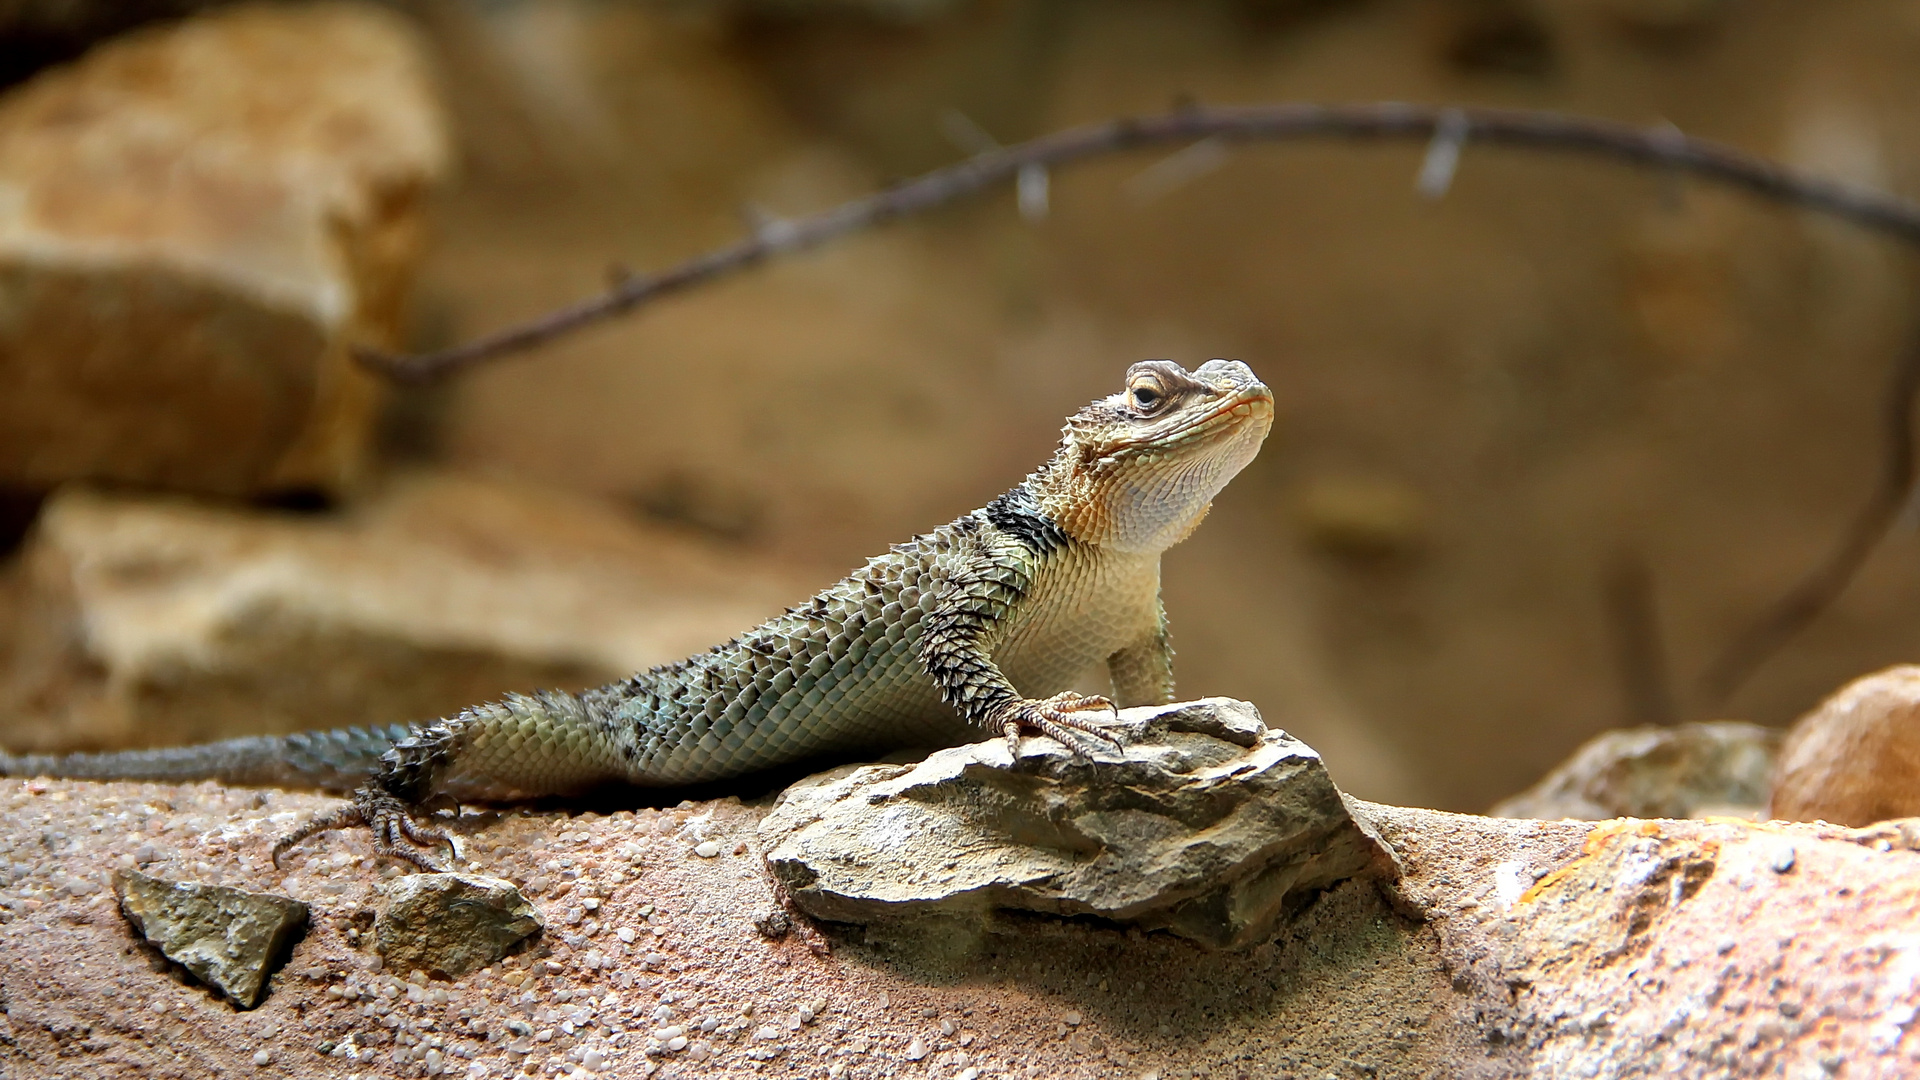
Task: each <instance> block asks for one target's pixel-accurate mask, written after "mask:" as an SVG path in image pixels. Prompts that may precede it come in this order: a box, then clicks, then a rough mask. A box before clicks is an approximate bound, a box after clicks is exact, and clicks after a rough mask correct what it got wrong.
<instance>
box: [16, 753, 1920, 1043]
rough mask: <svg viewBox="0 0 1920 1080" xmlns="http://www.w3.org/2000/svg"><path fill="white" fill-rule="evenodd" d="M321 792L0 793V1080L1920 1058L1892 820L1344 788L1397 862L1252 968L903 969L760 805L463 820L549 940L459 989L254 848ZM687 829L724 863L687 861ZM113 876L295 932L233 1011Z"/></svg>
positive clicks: (1011, 937) (1913, 871)
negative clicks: (117, 890)
mask: <svg viewBox="0 0 1920 1080" xmlns="http://www.w3.org/2000/svg"><path fill="white" fill-rule="evenodd" d="M335 805H338V803H337V801H336V800H332V799H326V798H322V797H319V796H313V795H305V794H286V793H279V792H265V793H263V792H257V791H243V790H233V789H225V788H220V787H217V786H214V785H199V786H188V787H170V786H162V785H151V784H89V783H79V782H51V781H20V780H6V781H0V821H3V822H4V825H3V826H0V882H4V883H5V884H4V886H0V992H3V993H4V995H5V1000H6V1002H7V1009H6V1012H5V1013H4V1014H0V1035H4V1038H0V1071H5V1072H6V1073H7V1074H8V1075H10V1076H19V1077H51V1076H61V1075H77V1074H83V1075H116V1074H130V1073H138V1072H149V1073H154V1074H167V1073H169V1072H171V1073H177V1074H181V1075H196V1076H208V1075H223V1074H225V1075H247V1076H261V1077H307V1076H345V1075H347V1074H348V1073H351V1072H359V1073H361V1074H362V1075H366V1076H374V1075H421V1074H424V1073H426V1072H427V1071H429V1070H434V1071H437V1072H439V1073H442V1074H445V1073H447V1072H451V1073H452V1074H453V1075H456V1076H464V1075H469V1074H470V1073H469V1070H470V1069H471V1068H472V1067H474V1066H477V1067H478V1068H477V1069H475V1070H473V1071H472V1072H471V1075H474V1076H478V1077H489V1078H497V1080H507V1078H510V1077H513V1076H516V1075H518V1074H519V1073H520V1072H521V1071H522V1070H524V1071H525V1072H527V1073H529V1074H534V1075H545V1074H547V1073H548V1072H549V1071H550V1067H551V1068H552V1070H557V1071H562V1072H564V1071H566V1070H569V1069H571V1068H573V1067H574V1066H575V1065H579V1066H581V1067H583V1068H585V1067H587V1066H588V1065H589V1064H591V1065H592V1066H593V1067H596V1068H599V1069H600V1070H601V1074H602V1075H615V1076H623V1077H624V1076H648V1075H653V1074H654V1073H655V1072H656V1071H657V1072H658V1073H659V1074H660V1075H670V1074H671V1073H678V1074H681V1075H687V1076H692V1075H700V1076H719V1077H732V1076H790V1075H824V1074H825V1072H826V1070H827V1069H828V1068H829V1067H831V1066H832V1065H836V1064H837V1065H844V1066H846V1068H845V1070H844V1073H843V1075H846V1076H851V1077H871V1078H882V1077H889V1078H890V1077H914V1078H923V1077H926V1076H927V1075H929V1071H930V1070H931V1071H932V1073H933V1074H934V1075H939V1076H957V1075H960V1074H961V1073H963V1072H964V1071H965V1070H967V1069H979V1070H980V1073H979V1075H981V1076H986V1077H994V1076H1021V1077H1024V1076H1029V1075H1031V1076H1037V1077H1056V1076H1083V1075H1091V1076H1120V1077H1140V1076H1144V1075H1148V1074H1150V1073H1158V1074H1159V1075H1160V1076H1161V1077H1162V1078H1172V1077H1182V1078H1188V1077H1193V1076H1237V1075H1239V1074H1241V1073H1243V1072H1244V1073H1247V1074H1249V1075H1286V1076H1296V1075H1297V1076H1325V1075H1327V1074H1328V1073H1330V1072H1331V1073H1334V1074H1335V1075H1359V1074H1365V1075H1371V1076H1375V1077H1381V1078H1388V1080H1397V1078H1402V1077H1406V1078H1415V1077H1429V1076H1446V1077H1569V1076H1571V1077H1583V1076H1592V1077H1622V1076H1674V1077H1688V1078H1693V1077H1708V1078H1713V1077H1744V1076H1754V1075H1784V1076H1817V1075H1841V1076H1846V1077H1889V1078H1891V1077H1900V1076H1912V1075H1915V1074H1916V1072H1920V1032H1916V1031H1915V1030H1914V1028H1915V1027H1916V1026H1920V1024H1916V1023H1915V1020H1914V1018H1915V1016H1916V1010H1920V977H1917V976H1916V973H1917V972H1920V962H1917V960H1916V958H1917V957H1920V953H1917V952H1916V948H1920V852H1916V851H1915V850H1914V846H1915V841H1917V840H1920V823H1916V822H1907V823H1904V824H1902V823H1894V824H1890V825H1884V826H1880V827H1877V828H1875V829H1870V830H1850V829H1842V828H1837V827H1831V826H1820V825H1782V824H1774V825H1754V824H1751V823H1745V822H1737V821H1731V820H1728V821H1638V820H1630V819H1629V820H1614V821H1607V822H1600V823H1588V822H1567V821H1557V822H1545V821H1510V820H1495V819H1489V818H1481V817H1472V816H1466V815H1458V814H1447V813H1440V812H1437V811H1426V810H1410V809H1404V808H1399V807H1390V806H1380V805H1375V804H1369V803H1358V804H1355V807H1356V810H1355V813H1356V817H1357V819H1358V820H1360V821H1361V822H1362V823H1363V824H1364V825H1366V826H1367V827H1368V828H1369V829H1371V830H1372V831H1373V833H1374V834H1375V835H1376V836H1377V837H1379V838H1380V840H1381V842H1382V843H1383V844H1384V845H1385V846H1386V847H1387V848H1388V850H1390V851H1391V852H1392V853H1393V855H1394V857H1395V858H1396V859H1397V860H1398V862H1399V865H1400V867H1401V869H1402V871H1403V877H1402V878H1401V884H1400V886H1399V890H1400V896H1399V897H1397V898H1396V902H1389V900H1388V899H1387V898H1385V897H1383V896H1382V894H1381V892H1380V890H1378V889H1376V888H1374V887H1373V886H1371V885H1370V884H1367V883H1366V882H1364V881H1359V880H1354V881H1349V882H1348V883H1346V884H1343V885H1340V886H1337V887H1335V888H1334V889H1332V890H1330V891H1328V892H1326V893H1323V894H1321V895H1320V896H1319V897H1318V898H1317V899H1315V900H1313V901H1312V902H1311V903H1309V904H1307V905H1306V906H1305V907H1304V909H1303V910H1302V911H1301V912H1300V913H1299V915H1298V916H1297V918H1296V919H1294V920H1293V921H1291V922H1289V923H1288V924H1287V925H1286V926H1285V927H1284V928H1283V929H1282V930H1281V931H1280V933H1279V934H1278V936H1277V937H1276V938H1275V939H1274V940H1273V941H1271V942H1269V943H1267V944H1265V945H1261V946H1259V947H1257V948H1253V949H1249V950H1246V951H1242V952H1208V951H1205V950H1203V949H1202V948H1200V947H1199V946H1197V945H1195V944H1192V943H1190V942H1187V941H1184V940H1182V939H1180V938H1178V937H1175V936H1174V935H1171V934H1167V933H1160V932H1141V931H1139V930H1123V929H1119V928H1115V927H1112V926H1103V925H1097V924H1091V923H1087V922H1082V921H1075V920H1059V919H1053V918H1048V917H1038V916H1022V917H1017V918H1009V919H1007V920H1005V921H1004V922H1002V923H1000V924H999V925H998V926H997V927H995V928H994V929H993V931H992V932H991V933H989V934H987V935H986V936H985V937H984V938H983V939H982V941H981V942H980V947H979V948H978V949H976V950H974V951H972V952H970V953H968V954H967V955H965V956H961V957H957V958H948V959H947V960H945V961H944V962H943V964H942V965H933V966H929V965H927V964H925V963H922V962H921V961H920V960H917V959H912V958H907V959H903V958H902V957H901V956H900V955H899V954H898V953H896V952H893V951H889V950H883V949H876V948H874V947H872V946H869V945H865V944H862V943H861V942H860V941H859V940H858V936H857V935H853V936H848V935H844V934H839V933H835V934H833V935H832V936H829V937H827V938H825V939H822V938H819V937H817V936H814V935H810V934H807V933H795V934H790V935H788V936H786V937H785V938H784V939H781V940H778V941H769V940H767V939H766V938H764V937H762V935H761V934H760V933H759V932H758V931H756V930H755V928H754V925H753V923H754V920H755V918H756V917H757V916H761V915H763V914H765V913H766V912H768V911H769V910H771V909H772V907H773V903H774V901H773V893H772V887H771V885H770V883H769V881H768V880H767V877H766V875H765V872H764V870H763V868H762V864H761V857H762V854H763V853H762V852H761V851H760V850H759V849H758V847H757V841H756V839H755V834H756V828H757V826H758V823H759V820H760V819H761V818H762V817H763V816H764V815H765V813H766V808H765V807H759V806H743V805H741V804H740V803H739V802H737V801H735V800H731V799H727V800H720V801H716V802H701V803H685V804H682V805H680V806H676V807H672V808H669V809H661V810H653V809H642V810H637V811H621V812H618V813H614V814H611V815H599V814H569V813H566V812H564V811H559V810H542V811H539V812H532V813H526V812H520V811H509V812H506V813H504V814H497V815H496V814H493V813H477V812H473V811H469V812H468V813H467V814H466V816H464V817H462V818H461V819H460V820H459V821H458V822H457V823H456V824H455V826H454V828H455V831H456V832H458V833H460V834H461V836H462V840H463V843H464V845H465V847H466V849H467V851H468V852H469V854H470V856H471V857H472V860H473V865H471V866H469V867H466V868H465V869H469V870H473V871H475V872H478V873H483V874H487V875H490V876H494V877H499V878H504V879H506V880H509V881H512V882H515V883H516V884H518V885H519V886H520V887H521V888H522V889H523V890H524V892H525V893H526V895H527V897H528V899H529V900H531V901H532V903H533V904H534V906H535V907H536V908H537V910H538V913H539V916H540V918H541V920H542V921H543V922H545V923H546V925H547V928H548V929H547V932H546V933H544V934H543V935H541V937H540V938H538V939H537V941H536V943H535V944H534V945H533V947H531V948H529V949H528V950H526V951H525V952H524V953H522V954H519V955H515V956H509V957H508V958H506V959H505V960H503V961H501V962H500V963H498V964H495V965H494V966H492V967H488V968H485V969H482V970H480V971H476V972H474V973H472V974H471V975H468V976H465V977H463V978H461V979H459V980H455V981H451V982H449V981H442V980H433V979H428V978H427V977H425V976H414V977H412V981H409V978H408V977H405V976H402V975H395V974H390V973H388V972H385V971H382V970H380V968H379V965H378V963H377V956H376V954H375V952H374V951H373V938H374V934H373V933H372V932H371V930H370V929H368V927H369V926H370V923H369V922H368V921H367V920H366V919H365V916H364V915H363V914H362V913H363V912H369V911H371V910H373V909H375V908H377V907H378V906H379V903H378V899H379V898H378V897H377V896H376V895H375V890H374V887H375V885H376V884H377V883H378V882H379V881H380V880H381V878H382V876H383V875H384V874H386V873H388V871H387V870H385V869H383V868H382V867H380V866H378V865H376V864H375V863H374V861H373V860H372V858H371V851H370V849H369V847H368V845H367V839H366V837H365V835H363V834H352V833H336V834H330V835H329V836H327V837H325V838H324V839H320V840H317V841H315V842H312V843H309V844H308V845H305V846H303V847H302V848H301V849H299V850H298V851H296V852H295V853H293V855H292V857H291V858H290V859H289V860H288V870H287V872H285V873H284V874H282V873H275V872H273V871H272V870H271V868H270V867H269V866H268V864H267V846H268V843H269V839H270V837H271V836H273V835H274V834H276V833H277V832H278V831H279V830H281V829H284V828H286V827H287V826H288V825H289V824H290V823H292V822H293V821H295V820H297V819H298V818H299V817H300V816H301V815H304V814H307V813H311V812H314V811H316V810H319V809H322V808H326V807H330V806H335ZM705 844H712V845H714V846H715V848H717V852H718V853H717V854H716V855H714V856H713V857H711V858H703V857H700V856H698V855H696V854H694V849H695V848H696V847H698V846H701V845H705ZM708 850H714V849H708ZM123 864H126V865H137V866H139V867H143V868H145V869H146V870H147V872H149V873H152V874H154V875H156V876H164V877H170V878H176V879H188V880H195V881H206V882H210V883H215V884H225V885H230V886H234V887H238V888H245V889H248V890H252V891H262V892H265V891H271V892H278V893H284V894H287V895H290V896H293V897H295V898H296V899H300V900H303V901H305V902H307V903H309V904H310V905H311V906H312V908H313V916H312V918H313V926H312V929H311V930H310V932H309V933H308V935H307V936H306V938H305V939H304V940H303V941H302V942H301V943H300V944H299V945H298V946H297V947H296V948H295V949H294V951H293V955H292V957H291V959H290V960H289V961H288V963H287V966H286V967H285V968H284V969H283V970H282V971H280V972H279V973H278V974H277V975H276V976H274V979H273V981H272V983H271V985H270V987H269V993H268V996H267V997H266V999H265V1000H264V1001H263V1002H262V1003H261V1004H260V1006H259V1007H258V1008H256V1009H254V1010H252V1011H249V1012H236V1011H235V1010H234V1009H233V1008H232V1007H231V1006H229V1005H228V1004H226V1003H225V1002H224V1001H222V1000H220V999H218V998H216V997H214V996H212V995H211V994H209V992H208V991H207V990H205V989H204V988H202V987H199V986H196V985H190V984H185V983H182V982H179V981H176V979H175V978H173V977H172V976H171V974H170V973H169V972H161V971H155V970H153V969H152V968H151V967H149V965H148V964H147V963H146V961H144V960H143V959H142V958H141V957H140V955H139V954H138V953H137V952H136V951H134V950H133V947H132V942H131V940H130V938H129V933H128V930H127V927H126V924H125V922H124V920H123V919H122V918H121V917H120V915H119V914H118V912H117V911H116V910H115V904H114V901H113V898H112V895H111V893H110V891H109V889H108V884H107V875H108V874H109V873H110V871H111V870H112V869H113V868H114V867H116V866H119V865H123ZM395 872H397V871H395ZM810 943H811V944H813V945H826V946H831V951H830V952H827V953H825V954H822V953H820V952H817V951H815V949H814V948H811V947H810ZM256 1055H261V1056H259V1057H256ZM256 1061H258V1062H260V1064H258V1065H257V1066H256V1064H255V1063H256Z"/></svg>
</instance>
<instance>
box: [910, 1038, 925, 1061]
mask: <svg viewBox="0 0 1920 1080" xmlns="http://www.w3.org/2000/svg"><path fill="white" fill-rule="evenodd" d="M926 1056H927V1040H925V1039H922V1038H918V1037H915V1039H914V1040H913V1041H912V1042H910V1043H908V1044H907V1060H908V1061H919V1060H920V1059H921V1058H923V1057H926Z"/></svg>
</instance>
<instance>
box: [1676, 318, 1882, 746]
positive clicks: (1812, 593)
mask: <svg viewBox="0 0 1920 1080" xmlns="http://www.w3.org/2000/svg"><path fill="white" fill-rule="evenodd" d="M1917 394H1920V332H1916V334H1915V339H1914V341H1913V342H1912V343H1911V344H1910V345H1908V347H1907V348H1906V349H1905V350H1903V351H1902V353H1901V355H1900V357H1899V359H1898V360H1896V361H1895V362H1894V367H1893V377H1892V378H1891V379H1889V380H1888V383H1887V392H1886V396H1885V398H1884V400H1883V401H1882V403H1881V408H1882V409H1883V410H1884V412H1883V414H1882V416H1881V424H1882V425H1883V427H1882V431H1883V433H1884V434H1883V444H1884V450H1883V453H1884V454H1885V457H1884V458H1883V459H1882V460H1881V465H1880V483H1879V485H1878V486H1877V487H1875V488H1874V490H1873V494H1872V495H1870V496H1868V498H1867V502H1866V504H1865V505H1864V506H1862V507H1861V508H1860V510H1859V512H1858V513H1857V514H1856V515H1855V516H1854V519H1853V523H1852V524H1851V525H1849V526H1848V527H1847V531H1846V532H1845V533H1843V534H1841V537H1840V542H1839V543H1838V544H1835V545H1834V548H1833V551H1832V552H1830V553H1829V554H1828V555H1827V557H1826V559H1825V561H1823V562H1821V563H1820V564H1819V565H1818V566H1816V567H1814V568H1813V570H1812V571H1811V572H1809V573H1808V574H1807V575H1806V577H1804V578H1802V579H1801V580H1800V583H1799V584H1798V585H1795V586H1794V587H1793V588H1792V589H1790V590H1788V592H1787V594H1786V595H1785V596H1782V597H1781V598H1780V599H1779V600H1777V601H1775V602H1774V604H1773V606H1772V607H1770V608H1768V609H1767V610H1766V611H1765V612H1764V613H1762V614H1761V616H1760V617H1759V618H1758V619H1755V620H1754V622H1753V625H1751V626H1749V627H1748V628H1747V630H1746V631H1745V632H1744V633H1742V634H1741V635H1740V636H1739V637H1737V638H1735V639H1734V640H1733V643H1732V644H1731V645H1729V646H1727V648H1726V650H1725V651H1724V652H1722V653H1721V654H1720V656H1719V657H1718V658H1717V659H1715V660H1714V662H1713V664H1712V666H1711V667H1709V668H1707V673H1706V676H1705V677H1704V678H1702V679H1701V692H1702V696H1703V697H1704V698H1705V701H1706V704H1707V705H1708V706H1709V707H1711V708H1718V707H1719V706H1720V705H1722V704H1724V703H1725V702H1726V700H1727V699H1728V698H1730V697H1732V696H1733V692H1734V691H1735V690H1738V689H1739V688H1740V686H1741V684H1742V683H1744V682H1746V680H1747V677H1748V676H1750V675H1752V674H1753V672H1754V670H1755V669H1756V668H1758V667H1759V666H1760V665H1761V663H1763V662H1764V661H1765V660H1766V659H1767V658H1768V657H1769V656H1772V655H1773V654H1774V652H1776V651H1777V650H1778V649H1779V648H1780V646H1782V645H1784V644H1786V643H1787V640H1788V639H1789V638H1791V637H1793V636H1794V635H1795V634H1797V633H1799V632H1800V631H1801V630H1803V629H1805V628H1806V626H1807V624H1808V623H1811V622H1812V621H1813V620H1814V618H1815V617H1816V616H1818V615H1819V614H1820V613H1821V612H1822V611H1825V610H1826V609H1827V606H1828V605H1830V604H1832V603H1833V602H1834V600H1836V599H1838V598H1839V596H1840V594H1841V593H1843V592H1845V591H1846V588H1847V586H1848V585H1849V584H1851V583H1852V581H1853V577H1854V575H1855V574H1857V573H1859V571H1860V567H1861V565H1862V564H1864V563H1865V562H1866V561H1867V556H1869V555H1871V554H1873V549H1874V548H1876V547H1878V546H1879V545H1880V541H1881V540H1883V539H1885V538H1886V535H1887V532H1888V531H1889V530H1890V529H1892V528H1893V524H1894V522H1896V521H1898V520H1899V519H1900V513H1901V511H1902V510H1903V509H1904V508H1905V507H1906V506H1907V505H1908V503H1909V502H1910V501H1911V500H1912V498H1913V486H1914V479H1915V467H1914V450H1913V405H1914V398H1915V396H1916V395H1917Z"/></svg>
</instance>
